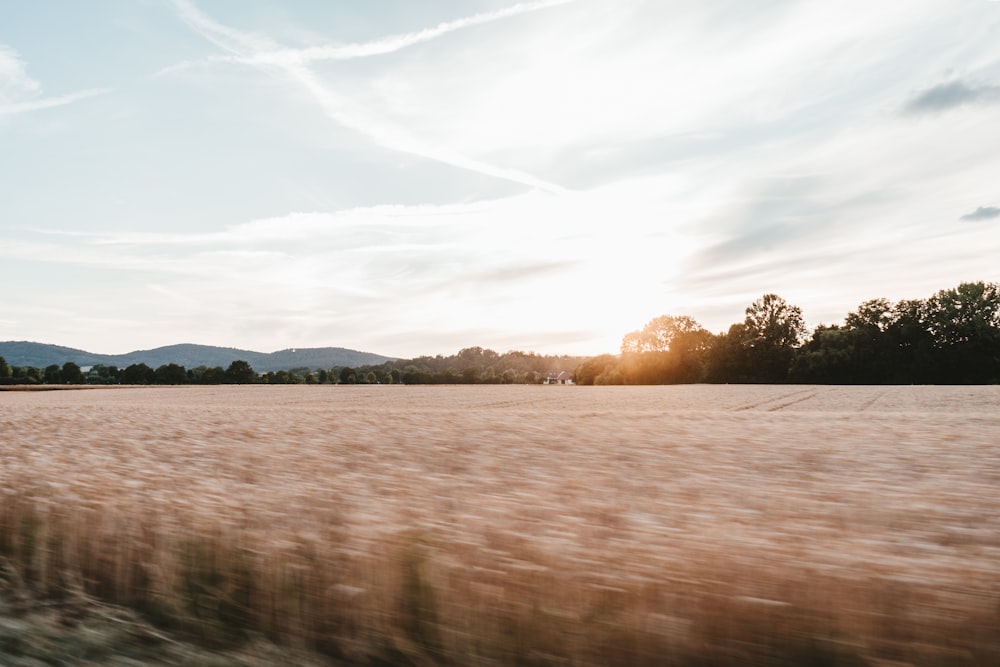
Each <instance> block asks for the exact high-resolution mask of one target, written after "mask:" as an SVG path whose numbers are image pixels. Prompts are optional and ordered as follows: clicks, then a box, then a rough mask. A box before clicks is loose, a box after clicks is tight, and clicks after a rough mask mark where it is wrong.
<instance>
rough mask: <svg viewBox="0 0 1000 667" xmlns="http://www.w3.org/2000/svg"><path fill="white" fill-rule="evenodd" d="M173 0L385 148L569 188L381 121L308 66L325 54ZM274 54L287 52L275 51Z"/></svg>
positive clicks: (206, 31) (445, 27)
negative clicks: (283, 45)
mask: <svg viewBox="0 0 1000 667" xmlns="http://www.w3.org/2000/svg"><path fill="white" fill-rule="evenodd" d="M572 1H574V0H548V1H545V2H537V3H529V4H519V5H514V6H513V7H510V8H508V9H506V10H500V11H497V12H490V13H486V14H477V15H474V16H471V17H468V18H465V19H459V20H456V21H451V22H448V23H442V24H440V25H438V26H437V27H436V28H430V29H427V30H424V31H419V32H415V33H408V34H405V35H399V36H395V37H389V38H385V39H384V40H377V41H375V42H371V43H368V44H367V45H366V44H360V45H354V46H353V47H343V48H345V49H349V51H342V52H339V53H340V54H341V56H342V57H343V56H346V55H347V54H348V53H353V54H354V55H352V56H350V57H353V58H357V57H363V56H365V55H373V54H374V53H376V52H377V53H390V52H392V51H396V50H399V49H401V48H404V47H405V46H408V45H410V44H416V43H419V42H426V41H429V40H431V39H435V38H437V37H439V36H441V35H444V34H447V33H449V32H453V31H455V30H459V29H461V28H465V27H469V26H473V25H480V24H483V23H488V22H490V21H496V20H499V19H501V18H506V17H508V16H515V15H518V14H524V13H527V12H531V11H537V10H539V9H544V8H546V7H550V6H555V5H559V4H566V3H568V2H572ZM174 4H175V6H176V7H177V9H178V14H179V16H180V17H181V19H182V20H183V21H184V22H186V23H187V24H188V25H189V26H191V27H192V28H193V29H194V30H195V31H196V32H198V33H199V34H201V35H202V36H203V37H205V38H206V39H208V40H209V41H211V42H212V43H213V44H215V45H216V46H218V47H219V48H221V49H223V50H225V51H228V52H229V53H230V54H232V57H231V58H229V59H231V60H235V61H238V62H246V63H251V64H253V65H254V66H257V67H262V68H266V69H274V68H276V69H277V70H278V71H280V72H282V73H284V75H285V76H286V78H287V79H288V80H289V81H291V82H293V83H295V84H297V85H298V86H300V87H301V88H303V89H305V90H306V91H307V92H308V93H309V94H310V95H311V96H312V98H313V99H314V100H315V101H316V102H317V103H318V104H319V106H320V107H321V108H322V109H323V111H324V113H325V114H326V116H327V117H328V118H330V119H331V120H333V121H334V122H336V123H337V124H339V125H341V126H343V127H346V128H349V129H351V130H353V131H355V132H358V133H359V134H362V135H364V136H366V137H368V138H369V139H371V140H372V141H374V142H375V143H376V144H378V145H379V146H382V147H383V148H388V149H390V150H395V151H398V152H401V153H407V154H410V155H415V156H418V157H423V158H426V159H429V160H434V161H437V162H441V163H443V164H447V165H451V166H453V167H458V168H460V169H465V170H468V171H472V172H475V173H479V174H483V175H486V176H491V177H493V178H498V179H503V180H506V181H510V182H513V183H519V184H521V185H526V186H528V187H532V188H538V189H540V190H544V191H547V192H553V193H561V192H565V189H564V188H562V187H561V186H559V185H557V184H555V183H551V182H549V181H547V180H545V179H542V178H539V177H537V176H535V175H533V174H530V173H528V172H526V171H523V170H520V169H515V168H510V167H503V166H499V165H495V164H491V163H489V162H486V161H484V160H479V159H476V158H472V157H469V156H467V155H463V154H461V153H459V152H458V151H454V150H450V149H449V148H447V147H444V146H441V145H437V144H434V143H431V142H428V141H424V140H421V139H419V138H418V137H416V136H415V135H413V134H412V133H411V132H409V131H407V130H406V129H404V128H402V127H399V126H397V125H395V124H393V123H391V122H389V121H385V120H380V119H379V118H378V116H377V114H375V113H373V112H372V110H370V109H365V108H362V107H361V106H360V105H359V104H358V103H357V102H356V101H355V100H352V99H350V98H348V97H347V96H345V95H342V94H340V93H338V92H337V91H336V90H335V89H334V88H333V87H332V86H329V85H327V84H326V82H324V81H323V80H322V79H321V78H320V77H319V76H318V75H316V74H315V73H314V72H313V71H312V70H311V69H309V67H308V66H307V65H308V63H309V62H310V61H312V60H316V59H325V57H320V56H319V55H318V54H313V55H308V54H307V55H306V56H305V57H299V56H294V55H289V54H295V53H298V51H296V50H289V49H280V48H277V46H276V45H275V43H274V41H273V40H271V39H270V38H269V37H266V36H262V35H258V34H254V33H247V32H243V31H240V30H236V29H234V28H231V27H229V26H226V25H223V24H221V23H219V22H218V21H216V20H215V19H213V18H211V17H210V16H208V15H207V14H205V13H204V12H202V11H201V10H200V9H198V8H197V7H196V6H195V5H194V3H192V2H191V1H190V0H174ZM306 51H309V50H306ZM369 51H370V52H371V53H369ZM268 54H271V55H268ZM274 54H284V55H280V56H275V55H274Z"/></svg>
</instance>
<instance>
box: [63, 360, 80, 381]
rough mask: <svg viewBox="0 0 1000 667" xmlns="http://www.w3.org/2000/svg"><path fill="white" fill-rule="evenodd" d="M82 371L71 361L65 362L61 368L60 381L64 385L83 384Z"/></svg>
mask: <svg viewBox="0 0 1000 667" xmlns="http://www.w3.org/2000/svg"><path fill="white" fill-rule="evenodd" d="M84 380H85V378H84V376H83V370H81V368H80V367H79V366H78V365H77V364H75V363H74V362H72V361H67V362H66V363H65V364H63V366H62V381H63V382H65V383H66V384H83V383H84Z"/></svg>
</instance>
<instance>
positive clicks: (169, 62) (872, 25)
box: [0, 0, 1000, 357]
mask: <svg viewBox="0 0 1000 667" xmlns="http://www.w3.org/2000/svg"><path fill="white" fill-rule="evenodd" d="M975 280H988V281H997V280H1000V2H995V1H990V0H955V1H954V2H941V1H940V0H906V1H902V0H886V1H884V2H871V1H870V0H866V1H864V2H861V1H858V0H845V1H843V2H836V3H834V2H818V1H811V0H760V1H758V2H735V1H733V0H698V1H695V0H679V1H664V0H537V1H532V0H529V1H525V2H519V3H518V2H510V1H505V0H466V1H463V2H455V1H452V2H446V1H444V0H428V1H425V2H412V0H372V1H369V2H343V1H326V0H281V1H279V0H252V1H251V0H175V1H170V0H95V1H94V2H70V1H68V0H49V1H47V2H31V3H28V2H22V3H18V2H3V3H0V281H2V285H3V287H4V289H3V305H4V308H3V311H2V312H0V340H34V341H39V342H45V343H55V344H59V345H66V346H70V347H76V348H83V349H87V350H90V351H93V352H101V353H121V352H126V351H130V350H134V349H148V348H152V347H157V346H160V345H168V344H173V343H182V342H191V343H201V344H209V345H224V346H232V347H240V348H249V349H254V350H259V351H265V352H267V351H273V350H278V349H283V348H289V347H320V346H328V345H329V346H343V347H349V348H354V349H361V350H366V351H371V352H377V353H380V354H386V355H392V356H400V357H410V356H415V355H420V354H438V353H440V354H450V353H453V352H456V351H457V350H458V349H460V348H462V347H467V346H473V345H479V346H483V347H491V348H494V349H496V350H498V351H505V350H509V349H520V350H534V351H538V352H550V353H572V354H598V353H601V352H616V351H617V350H618V346H619V344H620V342H621V338H622V336H623V335H624V334H625V333H627V332H629V331H632V330H634V329H638V328H640V327H642V326H643V325H644V324H645V323H646V322H647V321H648V320H649V319H651V318H652V317H655V316H657V315H661V314H674V315H682V314H686V315H691V316H693V317H694V318H695V319H697V320H698V321H699V322H701V324H702V325H704V326H705V327H706V328H708V329H710V330H712V331H722V330H725V329H726V328H728V326H729V324H731V323H733V322H737V321H741V320H742V318H743V310H744V308H745V307H746V306H747V305H748V304H749V303H751V302H752V301H753V300H754V299H756V298H758V297H759V296H760V295H762V294H764V293H765V292H774V293H777V294H779V295H781V296H783V297H784V298H785V299H787V300H788V301H790V302H792V303H794V304H796V305H799V306H800V307H801V308H802V309H803V312H804V315H805V318H806V321H807V324H808V325H809V326H810V327H813V326H815V325H817V324H820V323H827V324H832V323H837V322H840V321H842V320H843V317H844V316H845V315H846V314H847V313H848V312H849V311H851V310H853V309H854V308H855V307H856V306H857V305H858V304H859V303H861V302H862V301H863V300H866V299H869V298H875V297H886V298H889V299H892V300H897V299H902V298H925V297H928V296H930V295H931V294H933V293H934V292H935V291H937V290H939V289H944V288H950V287H954V286H956V285H958V284H959V283H960V282H963V281H975Z"/></svg>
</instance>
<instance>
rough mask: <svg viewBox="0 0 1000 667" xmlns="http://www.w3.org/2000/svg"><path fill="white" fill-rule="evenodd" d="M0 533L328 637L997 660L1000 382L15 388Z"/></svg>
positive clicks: (207, 628) (886, 660)
mask: <svg viewBox="0 0 1000 667" xmlns="http://www.w3.org/2000/svg"><path fill="white" fill-rule="evenodd" d="M0 493H2V496H0V557H2V565H3V567H5V568H7V569H8V570H9V571H10V572H14V573H16V576H17V577H18V579H19V580H21V581H24V582H26V585H28V586H30V587H31V588H32V589H33V590H35V591H36V592H37V594H38V595H43V596H47V597H50V598H54V599H58V598H59V597H61V596H70V595H87V596H92V597H94V598H95V599H100V600H103V601H106V602H108V603H113V604H117V605H124V606H127V607H130V608H132V609H135V610H137V611H138V612H139V613H141V614H142V615H143V616H144V617H145V618H147V619H149V620H150V622H152V623H154V624H155V625H156V626H157V627H160V628H165V629H167V630H170V631H173V632H177V633H179V634H181V635H183V636H185V637H193V638H195V639H197V640H198V641H199V642H203V643H206V644H209V645H227V644H232V643H239V642H245V641H248V639H249V638H253V637H264V638H267V639H268V640H269V641H273V642H275V643H276V644H279V645H286V646H290V647H295V648H296V649H308V650H309V651H313V652H315V653H316V654H317V655H320V656H325V658H324V659H329V660H330V661H331V662H334V663H335V664H415V665H425V664H454V665H525V664H536V665H614V664H617V665H642V664H649V665H654V664H655V665H683V666H687V665H748V664H752V665H789V666H791V665H872V666H877V667H903V666H905V665H934V666H936V665H990V664H1000V387H995V386H993V387H830V386H825V387H818V386H701V385H696V386H673V387H561V386H560V387H552V386H506V385H504V386H443V387H410V386H239V387H237V386H226V387H155V388H108V389H100V390H94V391H52V392H0Z"/></svg>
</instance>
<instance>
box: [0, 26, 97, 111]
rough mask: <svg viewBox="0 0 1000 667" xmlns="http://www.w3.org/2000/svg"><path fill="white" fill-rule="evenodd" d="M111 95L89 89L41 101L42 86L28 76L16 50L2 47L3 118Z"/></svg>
mask: <svg viewBox="0 0 1000 667" xmlns="http://www.w3.org/2000/svg"><path fill="white" fill-rule="evenodd" d="M108 92H110V89H109V88H90V89H87V90H80V91H77V92H74V93H67V94H66V95H58V96H55V97H39V96H40V95H41V93H42V84H40V83H39V82H38V81H36V80H35V79H33V78H31V76H29V75H28V70H27V65H26V64H25V62H24V60H23V59H22V58H21V57H20V56H19V55H18V53H17V52H16V51H15V50H14V49H12V48H10V47H8V46H5V45H3V44H0V116H12V115H14V114H20V113H28V112H31V111H39V110H42V109H51V108H53V107H61V106H65V105H67V104H72V103H73V102H77V101H79V100H83V99H87V98H88V97H95V96H97V95H104V94H105V93H108Z"/></svg>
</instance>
